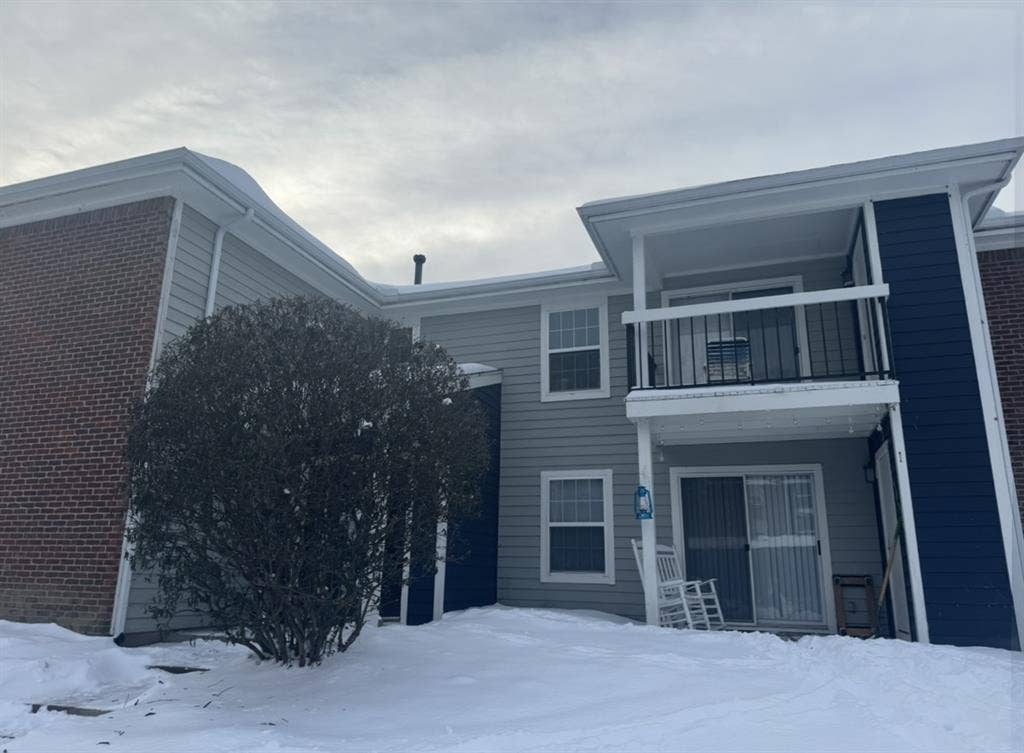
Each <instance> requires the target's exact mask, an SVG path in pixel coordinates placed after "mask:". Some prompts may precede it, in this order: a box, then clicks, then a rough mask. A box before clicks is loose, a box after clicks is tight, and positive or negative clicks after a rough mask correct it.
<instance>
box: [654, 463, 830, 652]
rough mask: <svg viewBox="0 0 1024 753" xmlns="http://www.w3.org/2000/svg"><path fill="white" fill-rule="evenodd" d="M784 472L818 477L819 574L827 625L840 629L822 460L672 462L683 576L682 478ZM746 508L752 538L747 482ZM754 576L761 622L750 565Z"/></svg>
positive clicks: (674, 511) (675, 537) (674, 537)
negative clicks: (789, 462) (794, 462)
mask: <svg viewBox="0 0 1024 753" xmlns="http://www.w3.org/2000/svg"><path fill="white" fill-rule="evenodd" d="M784 474H810V475H811V476H813V478H814V498H815V500H814V501H815V513H816V528H817V537H818V541H819V544H820V546H821V553H820V555H819V563H820V567H819V574H820V579H821V584H820V585H821V599H822V609H823V611H824V616H825V625H824V627H825V628H826V629H827V630H829V631H830V632H833V633H834V632H835V631H836V609H835V600H834V599H833V598H832V588H831V586H832V545H831V535H830V533H829V529H828V506H827V504H826V501H825V480H824V474H823V471H822V467H821V464H820V463H806V464H799V465H721V466H692V467H691V466H672V467H670V468H669V484H670V491H671V500H672V511H671V512H672V542H673V544H674V546H675V548H676V552H677V553H678V554H679V559H680V560H681V562H680V564H681V566H682V568H683V577H684V578H685V577H686V549H685V543H686V541H685V537H684V531H683V510H682V504H683V500H682V489H681V485H680V483H679V482H680V480H681V479H683V478H699V477H721V476H731V477H737V476H738V477H743V478H745V477H746V476H758V475H762V476H772V475H784ZM744 509H745V514H746V515H747V516H748V522H747V536H748V541H749V535H750V531H749V529H750V524H749V514H750V512H749V505H748V503H747V499H746V485H745V484H744ZM750 578H751V608H752V609H754V610H755V611H754V622H753V623H751V624H757V613H756V608H755V606H754V603H753V602H754V601H755V600H756V593H755V591H754V583H753V581H754V569H753V563H751V565H750ZM764 627H766V628H768V629H773V628H774V627H775V625H774V624H770V623H769V624H765V625H764Z"/></svg>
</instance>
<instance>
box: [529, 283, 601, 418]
mask: <svg viewBox="0 0 1024 753" xmlns="http://www.w3.org/2000/svg"><path fill="white" fill-rule="evenodd" d="M593 308H596V309H597V316H598V320H599V322H598V324H599V325H600V330H599V331H600V337H601V342H600V343H599V345H598V348H599V352H600V359H601V386H600V387H599V388H598V389H596V390H572V391H570V392H551V390H550V386H551V384H550V383H551V375H550V369H551V365H550V363H549V359H548V356H549V355H550V349H549V347H548V346H549V344H550V339H549V332H548V326H549V325H548V316H549V315H550V314H554V313H556V312H560V311H578V310H579V309H593ZM590 349H591V348H579V350H590ZM556 352H560V351H556ZM610 371H611V369H610V368H609V365H608V299H607V298H605V299H603V300H600V301H594V300H590V301H586V300H578V301H572V300H568V301H565V302H563V303H546V304H544V305H542V306H541V307H540V400H541V402H542V403H547V402H555V401H556V400H593V399H595V398H604V397H610V396H611V385H610V383H609V382H610V380H609V372H610Z"/></svg>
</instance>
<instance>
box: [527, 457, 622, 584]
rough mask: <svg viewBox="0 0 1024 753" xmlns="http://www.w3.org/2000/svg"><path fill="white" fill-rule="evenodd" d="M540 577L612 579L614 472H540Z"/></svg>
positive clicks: (568, 580)
mask: <svg viewBox="0 0 1024 753" xmlns="http://www.w3.org/2000/svg"><path fill="white" fill-rule="evenodd" d="M540 507H541V525H540V529H541V554H540V579H541V581H543V582H546V583H608V584H612V583H615V543H614V538H613V533H612V472H611V471H610V470H599V471H545V472H544V473H541V505H540Z"/></svg>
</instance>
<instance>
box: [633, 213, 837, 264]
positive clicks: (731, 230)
mask: <svg viewBox="0 0 1024 753" xmlns="http://www.w3.org/2000/svg"><path fill="white" fill-rule="evenodd" d="M856 218H857V211H856V210H854V209H840V210H833V211H829V212H815V213H811V214H798V215H789V216H785V217H771V218H767V219H760V220H749V221H746V222H733V223H729V224H727V225H715V226H713V227H702V228H695V229H692V230H682V231H677V232H672V233H664V234H661V235H652V236H650V237H648V238H647V255H648V262H649V263H650V264H651V265H652V268H653V269H654V270H657V272H658V274H660V275H661V276H663V277H670V276H673V275H679V274H694V273H698V272H704V271H709V270H712V269H721V268H723V267H741V266H750V265H760V264H765V263H768V262H772V261H774V260H778V261H783V260H787V259H801V258H808V257H816V256H841V255H843V254H845V253H846V252H847V250H848V249H849V245H850V239H851V237H852V234H853V228H854V225H855V222H856Z"/></svg>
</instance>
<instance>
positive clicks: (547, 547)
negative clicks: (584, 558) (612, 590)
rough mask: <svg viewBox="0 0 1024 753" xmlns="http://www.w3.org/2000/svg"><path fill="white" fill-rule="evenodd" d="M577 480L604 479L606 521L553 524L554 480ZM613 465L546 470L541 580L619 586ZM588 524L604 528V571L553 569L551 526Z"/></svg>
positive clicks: (542, 498)
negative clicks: (616, 583)
mask: <svg viewBox="0 0 1024 753" xmlns="http://www.w3.org/2000/svg"><path fill="white" fill-rule="evenodd" d="M576 479H588V480H590V479H600V480H601V481H602V482H603V486H602V488H603V490H604V521H603V522H602V523H552V522H551V482H552V481H569V480H576ZM613 498H614V495H613V494H612V471H611V469H610V468H604V469H600V470H594V469H590V470H583V471H542V472H541V474H540V580H541V583H599V584H604V585H609V586H612V585H615V522H614V516H613V513H614V508H613V504H612V500H613ZM583 526H588V527H592V528H598V527H601V528H603V529H604V572H603V573H580V572H551V529H552V527H554V528H579V527H583Z"/></svg>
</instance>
